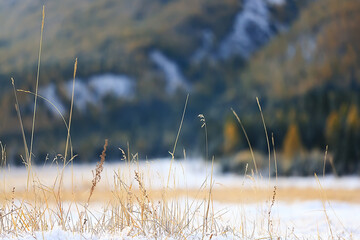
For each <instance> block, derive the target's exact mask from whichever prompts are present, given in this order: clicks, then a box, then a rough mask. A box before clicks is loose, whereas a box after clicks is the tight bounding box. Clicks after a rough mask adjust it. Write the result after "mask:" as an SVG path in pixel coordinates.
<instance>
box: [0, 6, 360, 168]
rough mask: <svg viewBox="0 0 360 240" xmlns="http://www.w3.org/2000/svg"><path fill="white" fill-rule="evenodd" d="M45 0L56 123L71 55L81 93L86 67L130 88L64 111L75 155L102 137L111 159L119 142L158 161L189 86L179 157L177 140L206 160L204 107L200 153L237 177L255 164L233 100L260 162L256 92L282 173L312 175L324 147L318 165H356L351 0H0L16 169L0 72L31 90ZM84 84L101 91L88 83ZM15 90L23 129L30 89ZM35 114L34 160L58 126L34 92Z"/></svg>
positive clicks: (47, 152)
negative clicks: (70, 112)
mask: <svg viewBox="0 0 360 240" xmlns="http://www.w3.org/2000/svg"><path fill="white" fill-rule="evenodd" d="M43 4H45V9H46V17H45V31H44V46H43V53H42V64H41V73H40V89H46V87H47V86H54V88H53V89H55V90H54V91H51V94H47V95H46V96H47V97H48V98H49V100H52V99H57V100H58V102H59V103H62V104H63V108H64V112H63V114H64V116H65V118H68V110H69V108H70V98H69V92H68V88H67V87H66V84H67V83H68V82H69V81H71V78H72V74H73V65H74V60H75V58H76V57H77V58H78V59H79V64H78V72H77V81H79V84H78V85H77V87H79V88H78V89H77V92H76V94H79V96H82V95H86V94H87V93H86V91H87V90H86V89H87V88H84V87H82V86H88V85H87V84H94V82H92V83H91V79H93V77H94V76H103V75H104V74H105V75H106V74H111V76H126V79H130V80H129V81H131V82H132V83H133V84H134V90H133V91H134V92H133V94H132V95H131V97H124V96H126V95H116V94H115V93H114V92H111V91H110V90H111V86H110V87H108V88H107V89H108V90H106V89H105V90H104V92H105V94H104V95H101V97H99V98H98V99H96V100H87V101H85V104H84V106H85V107H84V108H80V107H78V108H77V107H75V109H74V116H73V122H72V131H71V134H72V142H73V145H74V151H75V153H76V154H78V157H77V158H76V159H75V162H79V163H81V162H89V161H94V160H96V159H97V156H98V155H99V154H100V152H101V149H102V143H103V139H104V138H108V139H109V141H110V145H111V147H110V148H109V152H108V156H109V159H114V160H115V159H120V158H121V152H120V151H119V150H118V147H121V148H127V146H128V145H129V146H130V150H131V152H133V153H136V152H138V153H139V155H140V158H141V159H146V158H154V157H169V154H168V151H169V150H171V149H172V146H173V143H174V141H175V138H176V134H177V129H178V125H179V122H180V120H181V114H182V110H183V107H184V102H185V99H186V95H187V94H188V93H190V98H189V103H188V106H187V111H186V114H185V119H184V125H183V129H182V132H181V134H180V139H179V146H178V152H176V157H178V158H181V157H183V155H182V152H183V151H182V149H186V151H187V154H188V156H190V157H199V156H205V133H204V129H201V123H200V121H199V119H198V117H197V116H198V115H199V114H203V115H204V116H205V118H206V126H207V131H208V132H207V134H208V140H209V144H208V145H209V153H210V156H212V155H215V156H216V159H217V160H219V161H222V163H223V170H224V171H236V172H243V171H244V169H245V166H246V164H247V163H248V164H250V167H251V168H253V167H254V166H251V164H252V160H251V155H250V154H249V151H248V149H249V147H248V143H247V141H246V139H245V137H244V134H243V132H242V129H241V127H240V125H239V123H238V122H237V120H236V118H235V116H234V115H233V113H232V112H231V110H230V108H233V109H234V110H235V111H236V112H237V114H238V115H239V117H240V119H241V121H242V123H243V125H244V127H245V129H246V132H247V134H248V136H249V140H250V142H251V144H252V147H253V148H254V150H255V157H256V160H257V161H258V165H259V166H258V167H259V168H261V169H263V170H264V171H265V170H266V168H267V167H268V165H267V161H268V158H267V141H266V138H265V134H264V128H263V125H262V121H261V117H260V112H259V109H258V106H257V103H256V97H259V100H260V103H261V106H262V109H263V114H264V117H265V121H266V125H267V127H268V132H269V134H270V138H271V136H272V134H273V136H274V144H275V148H276V150H277V153H278V161H279V172H280V173H281V174H285V175H290V174H296V175H312V174H313V172H314V171H316V172H322V168H323V161H324V155H325V149H326V146H328V160H329V163H328V164H327V167H326V171H327V172H333V173H334V174H339V175H341V174H355V173H359V171H360V148H359V144H360V120H359V115H360V112H359V107H360V95H359V90H360V87H359V86H360V67H359V65H360V45H359V43H360V25H359V23H360V2H359V1H358V0H344V1H339V0H241V1H239V0H195V1H189V0H152V1H148V0H131V1H130V0H97V1H93V0H77V1H70V0H62V1H55V0H48V1H42V0H13V1H7V0H6V1H1V2H0V22H1V24H0V84H1V88H0V94H1V97H0V111H1V115H0V141H1V142H2V144H5V145H6V149H7V154H8V161H9V162H10V163H12V164H21V162H22V160H21V157H20V155H24V150H23V147H22V137H21V131H20V127H19V121H18V119H17V114H16V111H15V108H14V104H15V100H14V93H13V91H12V85H11V81H10V78H11V77H14V79H15V84H16V87H17V88H18V89H24V90H30V91H32V92H35V79H36V64H37V52H38V48H39V47H38V45H39V39H40V24H41V6H42V5H43ZM99 79H101V77H100V78H99ZM100 82H101V81H100ZM80 83H81V84H80ZM103 83H104V86H105V85H106V83H105V80H104V81H103ZM119 83H120V81H119ZM89 86H90V85H89ZM104 86H103V87H104ZM91 87H92V88H91ZM91 87H90V88H89V89H90V90H91V91H92V92H96V91H99V92H100V90H96V88H99V89H100V86H99V85H91ZM94 88H95V89H94ZM109 88H110V90H109ZM48 89H52V88H48ZM91 91H90V93H91ZM124 91H125V90H124ZM129 91H130V90H129ZM43 92H44V93H48V92H46V91H45V90H44V91H43ZM41 93H42V92H40V94H41ZM17 94H18V97H19V101H20V106H21V113H22V116H23V122H24V127H25V132H26V134H27V136H29V135H30V132H31V125H32V111H33V99H34V96H33V95H31V94H26V93H23V92H18V93H17ZM55 95H56V96H55ZM88 95H89V94H88ZM88 95H86V97H88V98H89V96H88ZM90 95H91V94H90ZM79 99H80V98H79ZM76 103H77V98H75V106H76ZM84 109H85V110H84ZM37 114H38V115H37V122H36V132H35V134H36V135H35V145H34V149H35V151H34V155H35V157H34V159H35V161H36V162H37V163H38V164H43V163H44V161H45V160H47V161H52V159H53V158H54V157H56V155H57V154H58V153H62V152H63V149H64V145H65V140H66V134H67V131H66V128H65V126H64V123H63V122H62V120H61V118H60V117H59V115H58V114H54V112H53V111H52V110H51V109H49V106H48V105H47V104H46V101H43V100H39V109H38V111H37ZM270 143H271V139H270Z"/></svg>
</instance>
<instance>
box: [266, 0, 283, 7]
mask: <svg viewBox="0 0 360 240" xmlns="http://www.w3.org/2000/svg"><path fill="white" fill-rule="evenodd" d="M266 1H267V2H268V3H269V4H271V5H279V6H281V5H284V4H285V3H286V0H266Z"/></svg>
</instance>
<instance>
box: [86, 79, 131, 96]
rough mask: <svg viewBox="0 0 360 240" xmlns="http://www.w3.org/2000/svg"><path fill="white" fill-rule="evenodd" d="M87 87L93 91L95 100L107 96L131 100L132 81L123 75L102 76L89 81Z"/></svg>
mask: <svg viewBox="0 0 360 240" xmlns="http://www.w3.org/2000/svg"><path fill="white" fill-rule="evenodd" d="M89 87H90V88H91V89H92V90H93V91H94V93H95V94H96V96H97V98H98V99H97V100H99V99H101V98H104V97H105V96H107V95H113V96H115V97H117V98H125V99H131V98H132V97H133V96H134V94H135V91H134V80H133V79H131V78H129V77H127V76H125V75H113V74H104V75H98V76H94V77H92V78H90V79H89Z"/></svg>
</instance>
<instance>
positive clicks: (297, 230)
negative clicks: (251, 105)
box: [2, 199, 360, 240]
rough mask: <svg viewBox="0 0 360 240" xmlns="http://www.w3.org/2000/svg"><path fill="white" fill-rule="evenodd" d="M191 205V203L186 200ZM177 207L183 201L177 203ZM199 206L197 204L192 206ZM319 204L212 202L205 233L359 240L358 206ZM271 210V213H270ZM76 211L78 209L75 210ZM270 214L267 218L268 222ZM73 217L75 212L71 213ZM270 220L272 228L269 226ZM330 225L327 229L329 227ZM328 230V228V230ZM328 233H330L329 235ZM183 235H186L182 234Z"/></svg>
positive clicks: (121, 235)
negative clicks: (212, 213)
mask: <svg viewBox="0 0 360 240" xmlns="http://www.w3.org/2000/svg"><path fill="white" fill-rule="evenodd" d="M188 200H189V201H192V200H191V199H188ZM178 201H179V203H180V204H184V203H185V199H179V200H178ZM192 204H194V206H196V207H197V206H198V202H192ZM325 206H326V215H327V216H326V215H325V211H324V205H323V203H322V202H321V201H308V202H295V203H286V202H275V204H274V205H273V206H272V207H271V208H270V205H269V204H267V203H261V204H241V203H237V204H223V203H218V202H214V204H213V207H214V210H215V219H216V223H217V225H218V227H217V231H215V230H213V231H212V232H209V233H207V238H205V239H209V238H210V235H211V234H213V236H212V238H211V239H218V240H222V239H269V237H268V236H269V231H268V228H269V226H270V229H271V230H272V234H273V237H274V239H277V237H281V239H318V238H319V239H331V238H332V236H333V237H334V238H335V239H358V238H359V237H360V215H359V214H354V213H357V212H360V204H349V203H343V202H334V203H331V204H329V203H325ZM92 208H93V209H97V210H93V211H94V212H95V214H94V216H93V217H94V218H95V217H96V211H99V213H100V212H101V209H103V211H105V210H104V209H105V207H100V206H93V207H92ZM270 209H271V211H270ZM78 210H79V209H78ZM269 211H270V218H269ZM74 213H75V214H76V209H74ZM201 219H202V218H201V217H200V218H195V219H193V224H198V222H199V221H200V224H201ZM269 220H270V223H271V225H269ZM329 224H330V225H329ZM329 226H330V227H329ZM330 229H331V232H330ZM184 234H185V233H184ZM14 237H15V236H11V235H10V234H8V235H5V237H3V238H2V239H14ZM34 238H35V239H50V240H52V239H94V240H97V239H99V240H103V239H135V240H140V239H141V240H142V239H154V240H155V239H176V238H172V237H171V235H170V236H169V235H165V234H164V233H163V235H162V236H160V237H159V236H153V235H152V234H151V233H150V232H148V233H147V235H146V236H144V235H143V234H141V233H140V234H139V233H136V231H135V230H134V229H133V228H131V227H125V228H124V229H122V230H121V231H119V232H118V233H116V234H114V233H113V234H110V233H106V232H104V233H102V234H96V233H90V232H86V231H85V232H84V233H82V234H80V233H73V232H69V231H64V230H62V228H61V227H60V226H56V225H55V226H54V227H53V229H52V230H49V231H44V232H35V233H34V234H33V235H32V234H23V235H21V236H18V237H16V239H23V240H28V239H34ZM187 239H202V231H201V230H198V231H197V232H192V233H189V237H188V238H187Z"/></svg>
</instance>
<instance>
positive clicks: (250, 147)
mask: <svg viewBox="0 0 360 240" xmlns="http://www.w3.org/2000/svg"><path fill="white" fill-rule="evenodd" d="M231 111H232V112H233V114H234V116H235V117H236V120H237V121H238V123H239V124H240V127H241V130H242V131H243V133H244V135H245V138H246V141H247V144H248V146H249V150H250V153H251V158H252V160H253V163H254V167H255V173H256V175H258V174H259V172H258V168H257V165H256V160H255V155H254V151H253V148H252V146H251V143H250V139H249V137H248V135H247V133H246V130H245V127H244V125H243V124H242V122H241V120H240V118H239V116H238V115H237V113H236V112H235V111H234V109H232V108H231Z"/></svg>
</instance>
